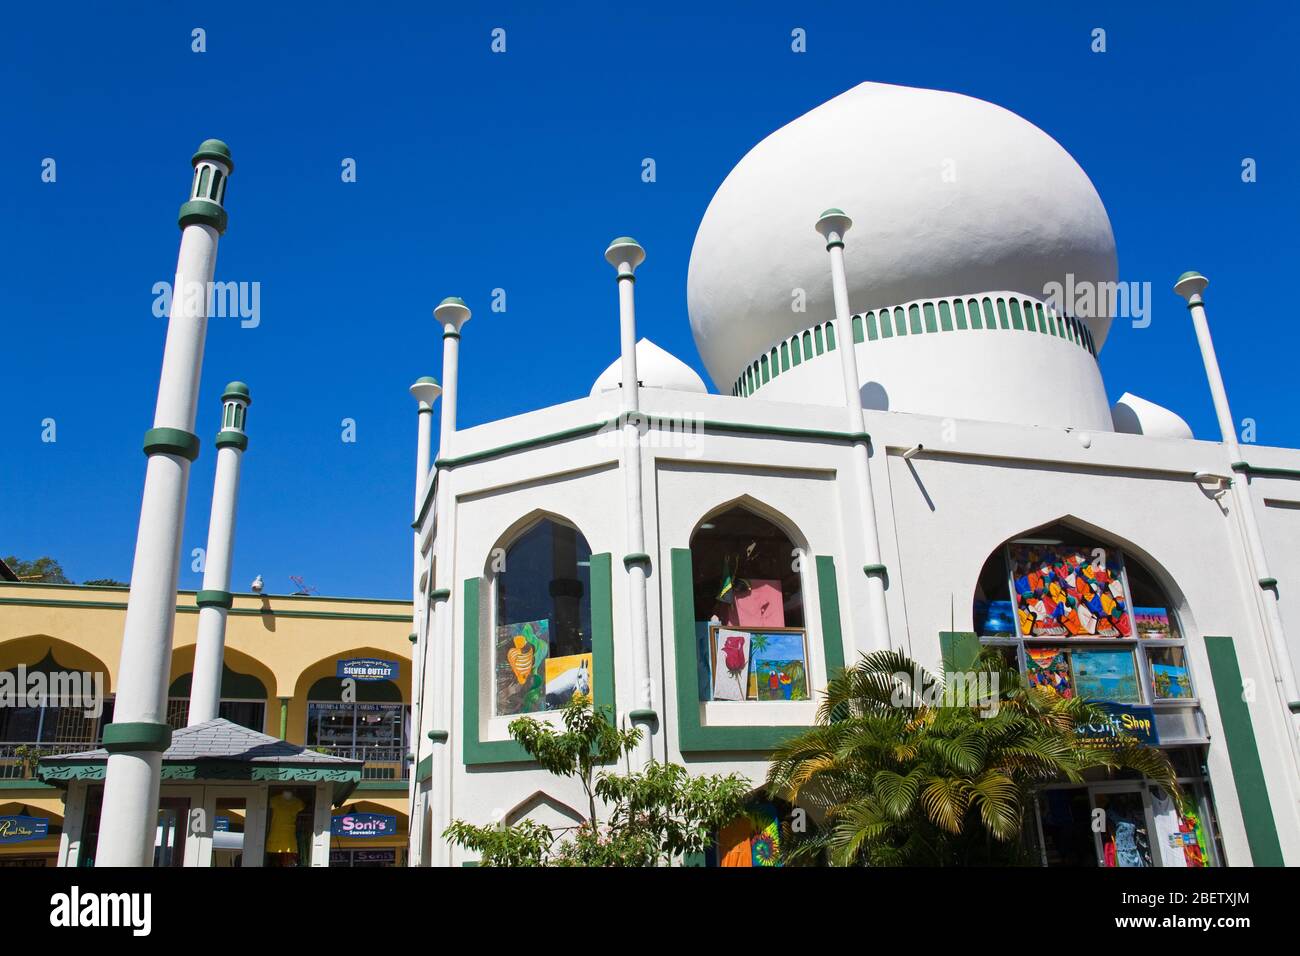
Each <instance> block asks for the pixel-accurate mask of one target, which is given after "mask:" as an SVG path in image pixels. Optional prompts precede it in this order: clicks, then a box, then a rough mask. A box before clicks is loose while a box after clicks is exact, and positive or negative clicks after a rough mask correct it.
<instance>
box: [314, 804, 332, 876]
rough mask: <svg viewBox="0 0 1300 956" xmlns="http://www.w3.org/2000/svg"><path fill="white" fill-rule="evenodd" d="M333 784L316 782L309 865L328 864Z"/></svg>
mask: <svg viewBox="0 0 1300 956" xmlns="http://www.w3.org/2000/svg"><path fill="white" fill-rule="evenodd" d="M333 796H334V785H333V784H332V783H318V784H316V800H315V813H314V814H313V815H312V836H311V865H312V866H329V865H330V824H331V823H332V822H333V821H332V819H331V818H332V817H333V815H334V806H333V803H332V800H333Z"/></svg>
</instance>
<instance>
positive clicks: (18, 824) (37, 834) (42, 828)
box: [0, 816, 50, 843]
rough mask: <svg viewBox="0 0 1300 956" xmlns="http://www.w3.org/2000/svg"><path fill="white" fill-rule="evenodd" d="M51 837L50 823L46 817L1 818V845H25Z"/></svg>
mask: <svg viewBox="0 0 1300 956" xmlns="http://www.w3.org/2000/svg"><path fill="white" fill-rule="evenodd" d="M49 835H50V821H49V820H48V819H47V818H46V817H24V816H7V817H0V843H25V842H27V841H28V840H43V839H45V837H47V836H49Z"/></svg>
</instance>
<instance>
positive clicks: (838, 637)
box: [593, 548, 844, 753]
mask: <svg viewBox="0 0 1300 956" xmlns="http://www.w3.org/2000/svg"><path fill="white" fill-rule="evenodd" d="M671 564H672V569H671V574H672V582H671V583H672V614H673V658H674V667H675V674H676V679H677V744H678V747H679V749H680V750H681V751H682V753H703V752H713V753H717V752H728V751H729V752H737V753H746V752H756V751H757V752H765V751H771V750H773V749H775V748H776V747H777V746H779V745H780V744H782V743H783V742H785V741H786V740H788V739H789V738H791V737H793V736H795V735H796V734H800V733H802V732H803V731H805V730H807V729H808V727H809V726H811V725H804V724H797V725H764V726H749V727H706V726H703V725H702V724H701V723H700V707H701V702H700V700H699V698H698V695H699V680H698V676H697V674H696V667H697V666H698V664H697V661H698V653H697V649H696V640H697V638H696V632H695V592H694V587H693V584H692V581H693V574H694V571H693V567H692V562H691V552H690V549H689V548H673V549H672V552H671ZM814 566H815V567H816V569H817V602H818V608H819V610H820V612H821V625H822V659H823V660H824V661H825V663H826V677H827V679H828V680H829V679H830V678H832V677H834V676H835V674H836V672H838V671H841V670H843V669H844V635H843V630H842V627H841V623H840V597H839V585H838V583H837V581H836V577H835V559H834V558H832V557H831V556H829V555H817V556H816V558H815V561H814ZM593 627H594V625H593Z"/></svg>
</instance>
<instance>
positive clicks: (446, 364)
mask: <svg viewBox="0 0 1300 956" xmlns="http://www.w3.org/2000/svg"><path fill="white" fill-rule="evenodd" d="M433 315H434V318H435V319H437V320H438V324H439V325H441V326H442V428H441V433H440V435H439V438H438V461H440V460H442V459H445V458H447V457H448V456H449V455H450V454H451V446H452V441H453V436H454V435H455V434H456V393H457V391H458V390H459V384H460V374H459V371H460V370H459V364H460V330H461V328H463V327H464V325H465V323H466V322H468V321H469V318H470V310H469V307H468V306H466V305H465V300H463V299H458V298H455V297H449V298H446V299H443V300H442V302H440V303H439V304H438V307H437V308H436V309H434V310H433ZM438 461H435V462H434V465H435V467H437V466H438ZM434 480H435V481H436V482H437V486H436V491H435V493H434V495H435V497H434V513H433V521H434V543H433V552H434V559H433V560H434V573H435V575H436V576H437V580H436V581H435V585H436V587H435V588H434V590H433V592H432V598H433V604H432V614H433V622H432V628H431V631H430V633H431V634H432V635H433V637H432V644H433V647H432V648H431V649H430V650H429V651H428V652H427V656H428V657H430V658H432V656H433V655H434V654H436V655H437V668H436V670H435V671H434V673H435V675H436V676H437V679H438V682H439V688H440V689H441V691H442V693H440V694H435V695H434V700H433V704H432V708H431V709H432V714H433V720H432V721H431V723H433V724H434V726H433V728H432V729H431V730H430V735H431V739H434V740H435V742H441V743H443V744H444V745H445V744H447V743H448V741H449V737H448V736H447V733H448V729H449V728H450V727H451V725H452V713H451V684H452V680H451V675H452V667H453V666H454V660H453V653H452V644H453V640H452V620H451V618H452V611H453V608H452V604H451V593H452V592H451V585H452V568H451V564H452V557H451V555H452V521H453V518H452V515H451V506H450V501H451V496H450V489H449V488H448V486H447V480H446V476H445V475H438V476H437V477H435V479H434ZM465 613H466V614H470V613H475V614H476V613H478V609H477V608H475V609H473V610H472V611H471V609H469V608H466V609H465ZM431 755H432V758H433V760H432V762H433V764H434V767H433V768H432V769H433V775H432V777H431V779H433V780H436V781H439V782H440V786H438V787H434V788H433V802H434V812H433V814H432V817H433V833H432V837H433V839H432V841H431V843H432V845H433V857H434V858H433V861H432V862H433V865H434V866H449V865H450V864H451V846H450V844H448V842H447V841H446V840H445V839H443V836H442V834H443V832H444V831H445V830H446V829H447V827H448V826H450V825H451V783H452V781H451V777H452V763H453V761H452V759H451V754H450V751H449V749H448V747H447V746H443V747H440V748H435V750H434V751H432V754H431Z"/></svg>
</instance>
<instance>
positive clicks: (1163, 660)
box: [1147, 647, 1196, 700]
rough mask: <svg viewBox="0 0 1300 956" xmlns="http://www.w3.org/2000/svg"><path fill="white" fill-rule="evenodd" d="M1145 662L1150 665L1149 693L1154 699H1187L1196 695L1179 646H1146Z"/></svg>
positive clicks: (1185, 660)
mask: <svg viewBox="0 0 1300 956" xmlns="http://www.w3.org/2000/svg"><path fill="white" fill-rule="evenodd" d="M1147 663H1148V664H1149V665H1150V667H1151V693H1152V694H1153V695H1154V696H1155V698H1156V700H1189V699H1191V698H1193V697H1195V696H1196V695H1195V694H1194V693H1193V692H1192V678H1191V675H1189V674H1188V673H1187V659H1186V657H1185V656H1184V652H1183V649H1182V648H1181V647H1151V648H1147Z"/></svg>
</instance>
